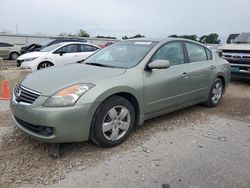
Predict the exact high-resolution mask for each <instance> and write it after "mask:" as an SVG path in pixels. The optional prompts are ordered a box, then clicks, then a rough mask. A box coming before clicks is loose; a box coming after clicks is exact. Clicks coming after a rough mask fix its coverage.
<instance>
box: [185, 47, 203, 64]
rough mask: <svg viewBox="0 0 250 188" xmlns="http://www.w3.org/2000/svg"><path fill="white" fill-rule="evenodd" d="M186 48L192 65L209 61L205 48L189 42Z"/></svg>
mask: <svg viewBox="0 0 250 188" xmlns="http://www.w3.org/2000/svg"><path fill="white" fill-rule="evenodd" d="M186 47H187V52H188V57H189V60H190V62H191V63H192V62H198V61H206V60H207V54H206V51H205V48H204V47H202V46H200V45H197V44H193V43H189V42H188V43H186Z"/></svg>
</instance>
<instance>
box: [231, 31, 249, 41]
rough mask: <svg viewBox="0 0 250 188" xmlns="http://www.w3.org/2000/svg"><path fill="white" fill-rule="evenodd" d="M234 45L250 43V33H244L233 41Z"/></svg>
mask: <svg viewBox="0 0 250 188" xmlns="http://www.w3.org/2000/svg"><path fill="white" fill-rule="evenodd" d="M233 43H250V33H242V34H240V35H239V36H238V37H236V38H235V39H234V40H233Z"/></svg>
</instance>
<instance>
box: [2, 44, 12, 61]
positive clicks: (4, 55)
mask: <svg viewBox="0 0 250 188" xmlns="http://www.w3.org/2000/svg"><path fill="white" fill-rule="evenodd" d="M12 46H13V45H11V44H7V43H3V42H0V57H2V58H4V59H8V58H9V55H10V51H11V47H12Z"/></svg>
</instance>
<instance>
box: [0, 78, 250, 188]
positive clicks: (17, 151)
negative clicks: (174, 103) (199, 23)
mask: <svg viewBox="0 0 250 188" xmlns="http://www.w3.org/2000/svg"><path fill="white" fill-rule="evenodd" d="M3 104H4V103H0V187H20V186H23V187H34V186H35V185H37V186H39V187H40V186H45V185H49V186H52V185H53V186H55V187H61V186H63V187H161V185H162V184H164V183H166V184H169V185H170V186H171V187H250V157H249V156H250V83H249V82H233V83H232V84H231V85H230V87H229V88H228V90H227V92H226V94H225V95H224V97H223V100H222V101H221V104H220V105H219V106H218V107H216V108H207V107H204V106H203V105H197V106H193V107H190V108H187V109H184V110H180V111H177V112H174V113H171V114H168V115H165V116H161V117H158V118H155V119H152V120H149V121H147V122H146V123H144V125H143V126H139V127H137V128H136V129H135V131H133V133H132V134H131V136H130V137H129V139H128V140H127V141H126V142H125V143H123V144H121V145H120V146H117V147H115V148H112V149H102V148H100V147H99V146H96V145H95V144H93V143H92V142H87V143H74V144H64V145H63V146H62V157H61V158H60V159H58V160H53V159H51V158H50V157H49V155H48V153H49V148H50V145H48V144H44V143H40V142H38V141H35V140H33V139H31V138H30V137H28V136H26V135H25V134H24V133H22V132H21V131H19V130H18V129H16V128H15V127H14V125H13V123H12V122H11V119H10V114H9V111H8V110H7V111H6V109H8V108H7V107H6V104H5V107H4V106H3ZM1 140H2V141H1Z"/></svg>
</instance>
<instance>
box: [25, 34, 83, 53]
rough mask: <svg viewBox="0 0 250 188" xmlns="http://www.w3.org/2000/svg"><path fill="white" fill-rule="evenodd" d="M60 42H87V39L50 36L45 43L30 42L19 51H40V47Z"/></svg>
mask: <svg viewBox="0 0 250 188" xmlns="http://www.w3.org/2000/svg"><path fill="white" fill-rule="evenodd" d="M61 42H87V40H85V39H83V38H71V37H57V38H52V39H51V40H49V41H46V42H45V43H42V44H30V45H27V46H23V47H22V48H21V51H20V53H21V54H25V53H28V52H34V51H40V50H41V49H42V48H45V47H47V46H51V45H53V44H57V43H61Z"/></svg>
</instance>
